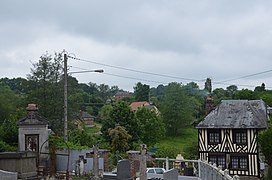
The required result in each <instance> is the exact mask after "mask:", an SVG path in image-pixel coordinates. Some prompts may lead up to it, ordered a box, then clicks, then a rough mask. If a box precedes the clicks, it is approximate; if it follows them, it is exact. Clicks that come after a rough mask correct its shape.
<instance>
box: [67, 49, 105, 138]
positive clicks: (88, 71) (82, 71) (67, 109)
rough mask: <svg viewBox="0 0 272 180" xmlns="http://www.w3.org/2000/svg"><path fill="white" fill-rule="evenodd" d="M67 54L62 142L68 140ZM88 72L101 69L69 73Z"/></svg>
mask: <svg viewBox="0 0 272 180" xmlns="http://www.w3.org/2000/svg"><path fill="white" fill-rule="evenodd" d="M67 59H68V57H67V54H66V53H65V54H64V107H63V108H64V142H68V126H67V124H68V108H67V77H68V73H67ZM88 72H97V73H103V72H104V70H103V69H98V70H86V71H75V72H70V73H69V74H76V73H88Z"/></svg>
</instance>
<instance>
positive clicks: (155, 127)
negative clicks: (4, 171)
mask: <svg viewBox="0 0 272 180" xmlns="http://www.w3.org/2000/svg"><path fill="white" fill-rule="evenodd" d="M62 63H63V61H62V56H61V54H59V53H56V54H54V55H49V54H45V55H43V56H41V57H40V58H39V60H38V61H37V63H34V64H33V67H32V68H31V70H30V74H29V75H28V77H27V79H24V78H13V79H9V78H2V79H0V146H1V147H0V150H1V151H4V150H10V149H12V147H16V146H17V141H18V130H17V125H16V122H17V121H18V120H19V119H20V118H22V117H24V116H25V107H26V106H27V104H28V103H36V104H38V107H39V113H40V114H41V115H42V116H44V117H46V118H47V119H48V120H49V127H50V128H51V129H52V130H53V131H54V132H55V133H56V134H57V135H58V136H59V137H61V136H62V133H63V84H64V83H63V68H62V67H63V64H62ZM204 86H205V87H204V88H203V89H200V88H199V86H198V85H197V84H196V83H195V82H190V83H188V84H186V85H184V84H182V83H177V82H171V83H169V84H168V85H158V86H157V87H151V88H150V86H149V85H147V84H142V83H141V82H138V83H136V84H135V87H134V95H132V96H131V97H126V98H124V99H123V100H119V101H116V100H115V99H114V95H115V94H116V93H117V92H119V91H123V90H122V89H119V88H118V86H112V87H110V86H108V85H106V84H100V85H97V84H95V83H93V82H89V83H88V84H84V83H79V82H78V80H77V79H76V78H75V77H72V76H70V75H69V76H68V121H69V129H70V130H69V135H70V141H71V142H72V143H73V144H76V145H78V146H88V147H92V145H93V144H97V143H99V144H104V145H105V146H104V147H105V148H110V147H114V151H120V152H121V151H124V150H125V149H127V148H135V147H138V145H139V144H140V143H145V144H147V145H148V147H152V146H156V143H158V142H160V140H161V139H162V138H164V137H165V135H166V137H168V136H171V137H173V136H178V135H182V133H181V132H182V130H183V129H184V128H188V127H189V128H192V127H193V126H192V125H193V124H194V123H195V122H198V121H200V120H203V118H204V116H205V105H204V103H205V100H206V97H207V95H208V94H210V95H212V97H213V105H214V106H215V105H217V104H218V103H219V102H220V101H221V100H223V99H249V100H251V99H263V100H264V101H265V102H266V104H267V105H269V106H272V90H267V89H266V87H265V84H264V83H263V84H261V85H260V86H257V87H256V88H255V89H254V90H250V89H241V90H239V89H238V87H237V86H236V85H231V86H228V87H227V88H225V89H224V88H217V89H214V90H212V82H211V79H210V78H207V79H206V82H205V84H204ZM132 101H149V102H152V103H153V105H155V106H156V107H157V108H158V110H159V111H158V112H155V111H152V110H150V109H148V108H140V109H139V110H138V111H136V112H133V111H132V110H131V108H130V106H129V104H130V103H131V102H132ZM80 111H86V112H88V113H89V114H91V115H94V116H96V117H97V120H98V122H100V123H101V124H102V128H101V133H102V136H100V135H98V134H99V133H97V134H95V135H94V133H90V132H88V130H87V129H86V128H83V129H76V128H74V126H75V125H74V121H75V120H76V119H78V118H79V112H80ZM119 127H120V128H119ZM122 128H124V129H122ZM109 129H110V130H111V131H109ZM99 130H100V129H99ZM99 130H98V131H99ZM270 131H271V130H268V131H267V132H266V133H264V134H263V135H261V138H260V141H262V139H265V138H268V139H269V138H272V137H271V136H272V135H271V133H269V132H270ZM126 133H127V134H126ZM116 134H117V135H118V136H115V135H116ZM124 134H125V135H126V137H130V138H127V139H126V141H128V146H129V147H127V145H126V144H125V143H124V144H118V143H116V142H118V138H119V139H122V138H123V135H124ZM182 136H184V137H185V136H186V135H182ZM116 139H117V140H116ZM263 141H264V142H265V141H266V140H263ZM71 142H70V143H71ZM112 143H115V144H112ZM109 144H111V146H109ZM122 146H123V147H122ZM195 147H196V142H192V144H191V145H188V147H187V148H185V150H184V151H186V152H193V153H188V154H187V155H186V156H187V157H194V155H195V154H196V152H195V151H196V148H195ZM173 148H176V147H173ZM263 148H264V149H263V151H266V149H265V148H266V147H265V145H263ZM267 148H268V150H271V147H267ZM177 151H178V150H177V149H170V148H163V147H160V154H163V155H167V153H168V156H169V157H170V154H171V157H172V156H174V152H175V153H176V152H177ZM268 152H270V151H268ZM185 154H186V153H185ZM270 154H271V153H270ZM266 156H267V161H270V157H269V155H266Z"/></svg>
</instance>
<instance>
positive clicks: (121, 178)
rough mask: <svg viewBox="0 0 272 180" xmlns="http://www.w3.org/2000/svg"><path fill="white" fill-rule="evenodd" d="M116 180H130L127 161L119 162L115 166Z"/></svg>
mask: <svg viewBox="0 0 272 180" xmlns="http://www.w3.org/2000/svg"><path fill="white" fill-rule="evenodd" d="M117 179H118V180H130V179H132V175H131V170H130V162H129V160H120V161H119V162H118V164H117Z"/></svg>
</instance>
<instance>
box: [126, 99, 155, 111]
mask: <svg viewBox="0 0 272 180" xmlns="http://www.w3.org/2000/svg"><path fill="white" fill-rule="evenodd" d="M129 106H130V108H131V110H132V111H134V112H135V111H137V110H138V109H140V108H142V107H144V108H148V109H151V110H153V111H155V112H156V113H159V111H158V108H157V107H156V106H155V105H153V104H151V103H149V102H147V101H141V102H132V103H131V104H130V105H129Z"/></svg>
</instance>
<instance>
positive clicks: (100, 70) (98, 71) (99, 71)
mask: <svg viewBox="0 0 272 180" xmlns="http://www.w3.org/2000/svg"><path fill="white" fill-rule="evenodd" d="M87 72H97V73H103V72H104V70H103V69H97V70H86V71H74V72H69V74H76V73H87Z"/></svg>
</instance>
